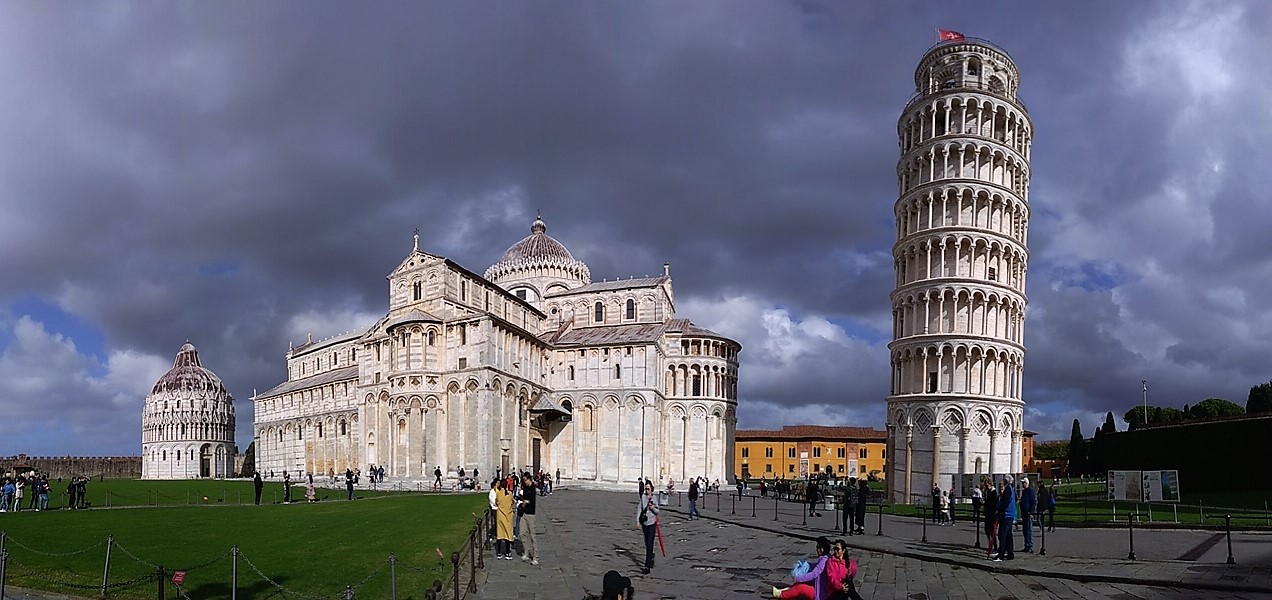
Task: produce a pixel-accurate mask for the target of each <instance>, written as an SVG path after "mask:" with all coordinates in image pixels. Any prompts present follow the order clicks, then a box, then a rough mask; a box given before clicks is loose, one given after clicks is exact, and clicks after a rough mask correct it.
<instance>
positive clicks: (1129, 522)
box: [1126, 514, 1135, 560]
mask: <svg viewBox="0 0 1272 600" xmlns="http://www.w3.org/2000/svg"><path fill="white" fill-rule="evenodd" d="M1126 530H1127V532H1128V533H1129V535H1130V539H1131V552H1130V554H1127V555H1126V560H1135V516H1134V515H1131V514H1127V515H1126Z"/></svg>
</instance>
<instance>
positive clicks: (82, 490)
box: [75, 477, 88, 508]
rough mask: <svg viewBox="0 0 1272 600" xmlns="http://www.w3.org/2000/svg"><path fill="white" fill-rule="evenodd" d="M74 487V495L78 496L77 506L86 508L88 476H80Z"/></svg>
mask: <svg viewBox="0 0 1272 600" xmlns="http://www.w3.org/2000/svg"><path fill="white" fill-rule="evenodd" d="M75 487H76V490H75V491H76V495H78V496H79V507H80V508H88V478H87V477H80V478H79V483H78V484H77V485H76V486H75Z"/></svg>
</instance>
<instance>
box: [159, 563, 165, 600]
mask: <svg viewBox="0 0 1272 600" xmlns="http://www.w3.org/2000/svg"><path fill="white" fill-rule="evenodd" d="M158 573H159V576H158V579H159V600H163V592H164V589H163V588H164V587H165V586H164V579H165V573H164V572H163V565H159V569H158Z"/></svg>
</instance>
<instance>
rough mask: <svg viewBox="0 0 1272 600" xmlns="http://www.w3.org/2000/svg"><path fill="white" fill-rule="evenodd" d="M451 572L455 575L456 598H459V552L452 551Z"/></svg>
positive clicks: (457, 599)
mask: <svg viewBox="0 0 1272 600" xmlns="http://www.w3.org/2000/svg"><path fill="white" fill-rule="evenodd" d="M451 574H452V575H453V576H454V577H455V600H459V553H458V552H451Z"/></svg>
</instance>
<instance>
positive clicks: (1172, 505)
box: [1170, 503, 1266, 523]
mask: <svg viewBox="0 0 1272 600" xmlns="http://www.w3.org/2000/svg"><path fill="white" fill-rule="evenodd" d="M1265 504H1266V503H1265ZM1170 507H1171V508H1173V509H1175V522H1176V523H1178V522H1179V505H1178V504H1173V503H1172V504H1171V505H1170Z"/></svg>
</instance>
